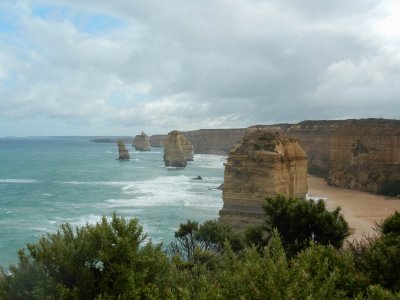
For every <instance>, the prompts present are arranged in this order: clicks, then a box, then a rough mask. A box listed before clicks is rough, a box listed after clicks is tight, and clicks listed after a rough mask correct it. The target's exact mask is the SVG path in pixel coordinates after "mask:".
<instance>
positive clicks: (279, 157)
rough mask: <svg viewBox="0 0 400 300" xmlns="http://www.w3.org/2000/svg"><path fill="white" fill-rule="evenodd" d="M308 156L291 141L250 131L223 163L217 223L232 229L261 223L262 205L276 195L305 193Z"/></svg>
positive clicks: (268, 132)
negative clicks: (230, 226)
mask: <svg viewBox="0 0 400 300" xmlns="http://www.w3.org/2000/svg"><path fill="white" fill-rule="evenodd" d="M307 189H308V187H307V155H306V153H305V152H304V150H303V149H302V148H301V146H300V144H299V143H298V141H297V140H296V139H294V138H287V137H282V136H281V135H280V134H279V133H276V132H274V131H271V130H266V129H254V130H249V131H248V134H246V135H245V136H244V137H243V138H242V140H241V141H240V142H239V143H238V144H237V145H236V146H235V147H234V148H233V149H232V150H231V151H230V153H229V157H228V161H227V163H226V164H225V173H224V186H223V193H222V198H223V202H224V206H223V208H222V210H221V211H220V212H219V214H220V221H222V222H224V223H227V224H230V225H232V226H235V227H239V228H243V227H246V226H247V225H254V224H259V223H262V221H263V209H262V204H263V203H264V201H265V198H266V197H272V196H275V195H278V194H282V195H286V196H293V197H300V198H303V197H305V196H306V194H307Z"/></svg>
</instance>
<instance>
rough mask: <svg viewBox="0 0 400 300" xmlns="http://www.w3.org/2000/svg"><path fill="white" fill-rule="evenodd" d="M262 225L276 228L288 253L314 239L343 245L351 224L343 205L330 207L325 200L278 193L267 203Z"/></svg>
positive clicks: (293, 253) (268, 228) (291, 253)
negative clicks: (331, 208)
mask: <svg viewBox="0 0 400 300" xmlns="http://www.w3.org/2000/svg"><path fill="white" fill-rule="evenodd" d="M264 212H265V223H264V226H263V228H264V229H265V231H267V232H271V231H272V229H273V228H276V229H277V230H278V231H279V233H280V235H281V238H282V243H283V246H284V248H285V250H286V252H287V253H288V254H289V255H295V254H296V253H298V252H299V251H301V250H303V249H306V248H307V247H308V246H309V245H310V243H311V242H314V243H317V244H321V245H332V246H334V247H335V248H340V247H342V245H343V241H344V239H345V238H346V237H347V236H348V235H349V226H348V224H347V222H346V221H345V219H344V217H343V215H342V214H341V213H340V208H336V209H335V210H334V211H328V210H327V209H326V207H325V203H324V201H322V200H319V201H309V200H306V199H296V198H290V197H285V196H282V195H278V196H276V197H274V198H268V199H267V200H266V203H265V204H264Z"/></svg>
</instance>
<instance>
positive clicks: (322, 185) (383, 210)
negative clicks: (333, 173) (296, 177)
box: [308, 176, 400, 240]
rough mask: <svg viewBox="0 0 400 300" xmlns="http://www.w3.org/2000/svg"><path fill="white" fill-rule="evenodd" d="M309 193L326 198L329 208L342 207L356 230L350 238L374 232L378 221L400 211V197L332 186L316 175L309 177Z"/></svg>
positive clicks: (350, 224) (345, 215)
mask: <svg viewBox="0 0 400 300" xmlns="http://www.w3.org/2000/svg"><path fill="white" fill-rule="evenodd" d="M308 195H309V196H311V197H321V198H326V199H325V202H326V205H327V208H328V209H334V208H336V207H337V206H340V207H341V208H342V213H343V215H344V217H345V219H346V221H347V222H348V223H349V226H350V228H352V231H353V230H354V233H353V234H352V235H351V236H350V238H349V240H351V239H352V238H356V239H360V238H362V236H363V235H364V234H371V233H373V226H374V224H375V223H376V222H381V221H382V220H383V219H385V218H386V217H388V216H390V215H391V214H393V213H394V212H395V211H396V210H398V211H400V199H394V198H386V197H384V196H379V195H374V194H369V193H366V192H361V191H356V190H349V189H344V188H337V187H332V186H329V185H328V184H327V183H326V182H325V180H324V179H322V178H319V177H315V176H309V177H308Z"/></svg>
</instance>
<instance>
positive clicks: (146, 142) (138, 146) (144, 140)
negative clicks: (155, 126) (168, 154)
mask: <svg viewBox="0 0 400 300" xmlns="http://www.w3.org/2000/svg"><path fill="white" fill-rule="evenodd" d="M132 146H133V147H135V150H136V151H150V150H151V147H150V138H149V136H148V135H147V134H145V133H144V132H143V131H142V133H141V134H139V135H137V136H135V138H134V139H133V144H132Z"/></svg>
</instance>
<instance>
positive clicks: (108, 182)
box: [58, 181, 134, 186]
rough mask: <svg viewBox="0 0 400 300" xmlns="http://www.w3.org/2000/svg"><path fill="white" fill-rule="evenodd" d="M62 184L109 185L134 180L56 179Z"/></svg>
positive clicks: (119, 184) (130, 182)
mask: <svg viewBox="0 0 400 300" xmlns="http://www.w3.org/2000/svg"><path fill="white" fill-rule="evenodd" d="M58 182H59V183H63V184H72V185H111V186H126V185H130V184H133V183H134V181H58Z"/></svg>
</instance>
